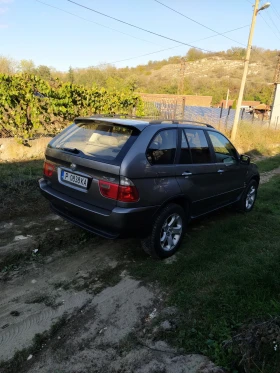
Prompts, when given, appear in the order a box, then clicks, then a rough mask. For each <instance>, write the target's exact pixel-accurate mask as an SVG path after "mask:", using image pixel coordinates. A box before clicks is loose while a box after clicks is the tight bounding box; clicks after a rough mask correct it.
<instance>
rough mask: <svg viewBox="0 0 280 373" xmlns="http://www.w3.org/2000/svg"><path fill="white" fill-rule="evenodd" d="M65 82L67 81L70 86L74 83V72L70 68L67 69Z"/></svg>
mask: <svg viewBox="0 0 280 373" xmlns="http://www.w3.org/2000/svg"><path fill="white" fill-rule="evenodd" d="M67 80H68V81H69V82H70V83H71V84H73V83H74V80H75V76H74V70H73V69H72V67H71V66H70V67H69V70H68V74H67Z"/></svg>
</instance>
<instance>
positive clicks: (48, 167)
mask: <svg viewBox="0 0 280 373" xmlns="http://www.w3.org/2000/svg"><path fill="white" fill-rule="evenodd" d="M54 170H55V165H53V164H51V163H48V162H45V163H44V175H45V176H48V177H51V176H52V174H53V172H54Z"/></svg>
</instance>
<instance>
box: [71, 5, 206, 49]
mask: <svg viewBox="0 0 280 373" xmlns="http://www.w3.org/2000/svg"><path fill="white" fill-rule="evenodd" d="M67 1H68V2H69V3H72V4H75V5H77V6H79V7H81V8H84V9H87V10H90V11H91V12H94V13H97V14H100V15H102V16H104V17H107V18H110V19H113V20H114V21H117V22H121V23H123V24H125V25H128V26H130V27H134V28H137V29H138V30H141V31H145V32H148V33H149V34H152V35H156V36H159V37H160V38H163V39H167V40H171V41H174V42H175V43H179V44H182V45H187V46H188V47H191V48H196V49H199V50H201V51H204V52H209V53H213V52H212V51H209V50H207V49H203V48H199V47H195V46H194V45H191V44H188V43H184V42H182V41H179V40H176V39H172V38H169V37H168V36H164V35H161V34H157V33H156V32H153V31H150V30H146V29H144V28H142V27H139V26H136V25H133V24H131V23H128V22H125V21H122V20H120V19H118V18H115V17H112V16H109V15H108V14H105V13H102V12H99V11H97V10H95V9H92V8H89V7H87V6H85V5H82V4H79V3H76V2H75V1H72V0H67Z"/></svg>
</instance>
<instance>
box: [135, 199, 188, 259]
mask: <svg viewBox="0 0 280 373" xmlns="http://www.w3.org/2000/svg"><path fill="white" fill-rule="evenodd" d="M185 230H186V214H185V211H184V209H183V208H182V207H181V206H179V205H177V204H174V203H171V204H169V205H167V206H166V207H165V208H163V209H162V210H161V211H160V212H159V214H158V215H157V217H156V219H155V222H154V225H153V229H152V232H151V234H150V235H149V236H148V237H146V238H144V239H143V240H142V247H143V249H144V251H145V252H146V253H147V254H149V255H151V256H152V257H153V258H157V259H164V258H168V257H169V256H171V255H173V254H174V253H175V252H176V250H177V249H178V248H179V246H180V244H181V242H182V239H183V237H184V233H185Z"/></svg>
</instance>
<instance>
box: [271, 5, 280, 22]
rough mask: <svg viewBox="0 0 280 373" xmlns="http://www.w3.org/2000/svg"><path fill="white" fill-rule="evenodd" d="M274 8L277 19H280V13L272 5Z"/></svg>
mask: <svg viewBox="0 0 280 373" xmlns="http://www.w3.org/2000/svg"><path fill="white" fill-rule="evenodd" d="M272 8H273V9H274V11H275V13H276V15H277V17H278V18H279V19H280V14H279V13H278V10H277V9H276V7H275V6H274V5H273V4H272Z"/></svg>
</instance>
